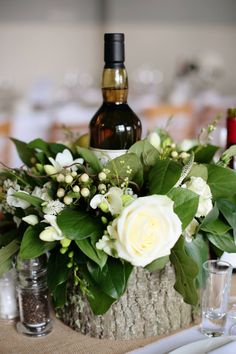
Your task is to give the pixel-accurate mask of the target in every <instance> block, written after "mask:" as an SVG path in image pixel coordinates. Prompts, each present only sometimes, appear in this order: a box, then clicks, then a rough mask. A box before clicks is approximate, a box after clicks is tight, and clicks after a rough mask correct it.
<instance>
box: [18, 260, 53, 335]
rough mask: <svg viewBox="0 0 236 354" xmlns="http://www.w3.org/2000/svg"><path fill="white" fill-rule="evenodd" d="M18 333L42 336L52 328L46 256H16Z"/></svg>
mask: <svg viewBox="0 0 236 354" xmlns="http://www.w3.org/2000/svg"><path fill="white" fill-rule="evenodd" d="M16 267H17V276H18V285H17V293H18V303H19V312H20V321H19V322H18V323H17V330H18V332H19V333H22V334H25V335H28V336H44V335H46V334H48V333H50V332H51V330H52V320H51V318H50V307H49V295H48V288H47V257H46V255H42V256H40V257H37V258H32V259H26V260H25V259H24V260H22V259H21V258H19V256H18V258H17V263H16Z"/></svg>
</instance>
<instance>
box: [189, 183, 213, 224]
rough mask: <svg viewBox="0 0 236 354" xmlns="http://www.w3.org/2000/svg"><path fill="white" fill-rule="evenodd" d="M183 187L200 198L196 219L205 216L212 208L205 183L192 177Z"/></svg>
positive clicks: (209, 191)
mask: <svg viewBox="0 0 236 354" xmlns="http://www.w3.org/2000/svg"><path fill="white" fill-rule="evenodd" d="M183 187H185V188H187V189H190V190H191V191H193V192H195V193H197V194H198V195H199V196H200V197H199V203H198V209H197V213H196V217H200V216H206V215H207V214H208V213H209V211H211V209H212V208H213V205H212V200H211V199H212V194H211V190H210V187H209V186H208V184H207V183H206V181H204V179H203V178H201V177H194V176H192V177H190V181H188V182H187V183H186V184H185V185H183Z"/></svg>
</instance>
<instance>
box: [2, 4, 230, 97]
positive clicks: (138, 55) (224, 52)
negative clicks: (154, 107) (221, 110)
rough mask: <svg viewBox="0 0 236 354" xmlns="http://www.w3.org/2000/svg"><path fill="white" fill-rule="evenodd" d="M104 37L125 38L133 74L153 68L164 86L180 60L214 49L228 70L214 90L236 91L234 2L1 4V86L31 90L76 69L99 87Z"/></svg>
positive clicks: (171, 76)
mask: <svg viewBox="0 0 236 354" xmlns="http://www.w3.org/2000/svg"><path fill="white" fill-rule="evenodd" d="M105 31H107V32H109V31H110V32H113V31H120V32H124V33H125V35H126V66H127V69H128V72H129V75H130V76H131V75H132V71H133V69H135V68H136V67H138V66H139V65H141V64H142V63H151V64H152V65H153V66H154V67H156V68H158V69H160V70H161V71H163V73H164V78H165V85H166V86H168V85H169V83H170V81H171V79H172V78H173V75H174V70H175V68H176V63H177V62H178V60H180V59H182V58H183V57H184V56H185V55H186V56H189V57H193V56H195V55H198V54H204V53H206V52H209V51H213V52H216V53H218V54H219V55H220V56H222V58H223V60H224V63H225V67H226V73H225V76H224V78H223V79H222V80H221V82H220V83H219V85H218V86H219V88H221V89H222V90H224V91H225V92H228V93H234V94H235V92H236V85H235V82H236V69H235V67H236V44H235V43H236V1H235V0H224V1H222V0H145V1H144V0H86V1H85V0H40V1H39V0H0V45H1V50H0V80H1V79H12V80H13V81H14V82H15V83H16V85H17V86H18V87H19V88H21V89H28V88H29V87H30V86H31V85H32V83H33V82H34V81H35V80H36V79H37V78H40V77H42V76H44V77H50V78H51V79H52V80H55V81H56V83H59V82H61V81H62V79H63V76H64V74H65V73H66V72H68V71H71V70H78V71H80V72H84V71H86V72H90V73H91V74H92V75H93V76H94V77H95V79H97V81H99V79H100V75H101V69H102V56H103V54H102V53H103V32H105Z"/></svg>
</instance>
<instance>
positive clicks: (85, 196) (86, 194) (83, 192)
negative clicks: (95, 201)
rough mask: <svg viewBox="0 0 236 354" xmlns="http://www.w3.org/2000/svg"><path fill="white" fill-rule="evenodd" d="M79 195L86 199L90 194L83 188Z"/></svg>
mask: <svg viewBox="0 0 236 354" xmlns="http://www.w3.org/2000/svg"><path fill="white" fill-rule="evenodd" d="M80 193H81V195H82V197H84V198H87V197H88V196H89V194H90V190H89V189H88V188H86V187H84V188H82V189H81V192H80Z"/></svg>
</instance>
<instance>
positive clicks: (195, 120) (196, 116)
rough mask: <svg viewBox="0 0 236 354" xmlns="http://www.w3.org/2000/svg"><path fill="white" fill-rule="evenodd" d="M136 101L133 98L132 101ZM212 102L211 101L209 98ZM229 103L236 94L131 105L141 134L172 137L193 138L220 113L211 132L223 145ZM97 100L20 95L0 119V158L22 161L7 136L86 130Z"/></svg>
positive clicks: (53, 137) (58, 136) (57, 137)
mask: <svg viewBox="0 0 236 354" xmlns="http://www.w3.org/2000/svg"><path fill="white" fill-rule="evenodd" d="M134 102H135V101H134ZM209 102H210V103H211V101H210V100H209ZM230 106H236V97H229V98H228V97H221V98H217V99H215V100H212V104H208V101H206V102H205V101H204V102H203V104H202V103H201V102H197V101H192V102H188V103H185V104H181V105H174V104H169V103H165V102H160V103H156V104H152V105H151V104H149V105H146V106H144V107H140V106H139V109H138V110H136V109H135V104H133V105H132V109H133V110H134V111H135V112H136V113H137V115H138V116H139V117H140V119H141V121H142V125H143V137H144V136H146V134H147V133H148V132H150V131H153V130H155V129H156V128H164V129H166V128H167V130H168V132H169V133H170V135H171V136H172V138H173V139H174V140H175V141H182V140H183V139H191V138H195V137H196V135H197V134H198V133H199V131H200V129H201V128H202V127H203V126H206V125H207V124H209V123H211V122H212V121H213V120H214V118H215V117H216V116H218V115H221V116H222V119H221V121H220V122H219V125H218V128H217V130H216V132H215V133H214V136H213V137H214V140H213V143H215V144H216V145H219V146H221V147H224V146H225V139H226V129H225V115H226V110H227V108H228V107H230ZM98 107H99V104H96V105H95V104H87V105H86V104H81V102H76V101H74V102H70V101H68V102H64V103H63V104H53V105H48V106H44V107H43V106H41V107H40V106H32V105H31V103H30V102H29V101H27V99H26V98H25V99H23V100H22V102H21V104H19V105H18V106H17V107H16V109H15V111H12V113H11V115H7V116H5V118H4V119H1V120H0V124H1V128H0V130H1V132H0V148H1V152H0V161H3V162H4V163H7V164H8V165H10V166H11V167H18V166H19V165H20V164H21V162H20V160H19V158H18V156H17V153H16V150H15V148H14V146H13V144H12V142H10V141H9V140H7V139H6V137H9V136H11V137H14V138H16V139H19V140H23V141H26V142H29V141H31V140H33V139H36V138H42V139H44V140H49V141H63V140H66V139H67V138H68V136H66V134H65V132H66V129H65V128H66V127H67V128H68V130H71V131H76V132H77V133H81V134H83V133H85V132H87V131H88V124H89V121H90V119H91V118H92V117H93V115H94V114H95V112H96V110H97V109H98Z"/></svg>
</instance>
